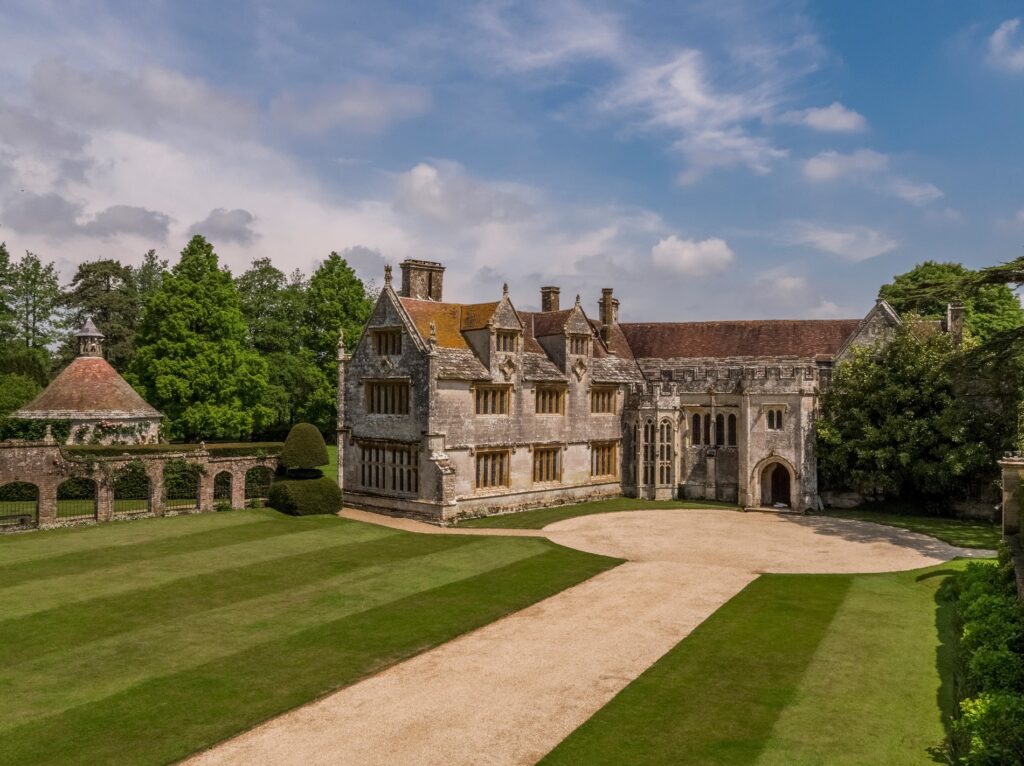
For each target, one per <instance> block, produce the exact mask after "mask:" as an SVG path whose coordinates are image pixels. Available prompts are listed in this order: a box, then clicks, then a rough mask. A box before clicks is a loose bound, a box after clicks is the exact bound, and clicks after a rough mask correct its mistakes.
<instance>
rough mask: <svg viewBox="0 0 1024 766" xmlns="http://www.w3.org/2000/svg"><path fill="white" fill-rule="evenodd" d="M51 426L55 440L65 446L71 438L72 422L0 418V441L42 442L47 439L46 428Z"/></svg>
mask: <svg viewBox="0 0 1024 766" xmlns="http://www.w3.org/2000/svg"><path fill="white" fill-rule="evenodd" d="M47 426H50V433H52V434H53V438H54V439H55V440H56V441H57V442H59V443H60V444H63V443H64V442H66V441H67V440H68V437H69V436H71V421H70V420H23V419H21V418H11V417H8V418H0V441H5V440H7V439H26V440H28V441H40V440H42V439H43V438H45V437H46V427H47Z"/></svg>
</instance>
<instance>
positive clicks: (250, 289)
mask: <svg viewBox="0 0 1024 766" xmlns="http://www.w3.org/2000/svg"><path fill="white" fill-rule="evenodd" d="M237 284H238V292H239V295H240V296H241V301H242V313H243V314H244V315H245V318H246V322H247V323H248V326H249V336H250V339H251V342H252V345H253V347H254V348H255V349H256V350H257V351H259V352H260V353H261V354H262V355H263V357H264V359H266V361H267V365H268V367H269V371H270V372H269V377H270V386H269V388H268V391H267V400H266V404H267V406H268V407H270V408H271V409H272V410H274V412H275V422H274V423H273V424H271V426H270V428H271V430H273V431H278V432H281V433H284V432H285V431H287V430H288V429H289V428H291V426H292V425H294V424H295V423H296V422H298V420H300V419H302V418H303V417H305V413H306V411H307V410H308V408H309V401H310V398H311V397H312V396H313V394H314V393H315V392H316V391H317V390H318V389H319V388H321V387H322V386H324V385H326V383H327V381H326V376H325V375H324V373H323V371H322V370H321V369H320V368H319V367H318V366H317V364H316V362H315V360H314V358H313V354H312V352H311V351H310V350H309V349H308V348H306V347H305V346H304V339H305V338H304V336H305V333H304V326H303V321H304V318H305V303H306V292H305V291H306V283H305V279H304V278H303V275H302V272H300V271H298V270H296V271H294V272H293V273H292V275H291V277H290V278H287V277H285V275H284V272H282V271H281V270H279V269H278V268H276V267H275V266H274V265H273V264H272V263H271V262H270V259H269V258H260V259H258V260H256V261H253V263H252V265H251V266H250V268H249V270H248V271H246V272H245V273H244V274H242V275H241V276H240V277H239V278H238V279H237Z"/></svg>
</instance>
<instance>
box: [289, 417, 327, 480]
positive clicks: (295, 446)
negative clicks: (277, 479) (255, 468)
mask: <svg viewBox="0 0 1024 766" xmlns="http://www.w3.org/2000/svg"><path fill="white" fill-rule="evenodd" d="M329 459H330V458H328V457H327V445H326V444H325V443H324V436H323V434H322V433H320V429H319V428H317V427H316V426H315V425H313V424H312V423H296V424H295V425H294V426H293V427H292V430H291V431H289V432H288V438H287V439H285V440H284V449H283V450H281V463H282V464H283V465H284V467H285V468H287V469H288V470H289V471H296V470H298V471H315V470H317V469H318V468H319V467H320V466H322V465H327V461H328V460H329Z"/></svg>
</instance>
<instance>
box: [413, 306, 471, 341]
mask: <svg viewBox="0 0 1024 766" xmlns="http://www.w3.org/2000/svg"><path fill="white" fill-rule="evenodd" d="M398 300H400V301H401V302H402V307H403V308H404V309H405V310H406V312H407V313H408V314H409V317H410V318H411V319H412V322H413V324H414V325H416V329H417V330H418V331H419V334H420V335H421V336H422V338H423V340H427V339H428V338H429V337H430V323H431V322H433V323H434V326H435V327H436V328H437V345H438V346H440V347H441V348H461V349H468V348H469V345H468V344H467V343H466V339H465V338H463V337H462V304H459V303H437V302H436V301H421V300H417V299H415V298H399V299H398Z"/></svg>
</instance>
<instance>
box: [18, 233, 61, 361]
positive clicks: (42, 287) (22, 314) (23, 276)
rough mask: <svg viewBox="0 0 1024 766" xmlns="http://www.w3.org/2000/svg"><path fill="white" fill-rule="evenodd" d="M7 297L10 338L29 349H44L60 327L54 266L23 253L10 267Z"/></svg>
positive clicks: (59, 293) (57, 285) (59, 303)
mask: <svg viewBox="0 0 1024 766" xmlns="http://www.w3.org/2000/svg"><path fill="white" fill-rule="evenodd" d="M10 273H11V276H10V284H11V287H10V296H11V306H12V308H13V310H14V338H15V339H16V340H17V341H18V342H19V343H21V344H23V345H24V346H27V347H29V348H44V347H46V346H48V345H50V344H51V343H53V342H54V340H56V339H57V334H58V333H59V332H60V330H61V329H63V322H62V316H61V313H60V307H61V304H62V302H63V296H62V295H61V291H60V282H59V280H58V279H57V269H56V267H55V266H54V265H53V264H52V263H47V264H45V265H44V264H43V262H42V261H40V260H39V256H37V255H35V254H34V253H25V257H24V258H22V259H21V260H20V261H18V263H16V264H15V265H14V266H13V267H12V268H11V269H10Z"/></svg>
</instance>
